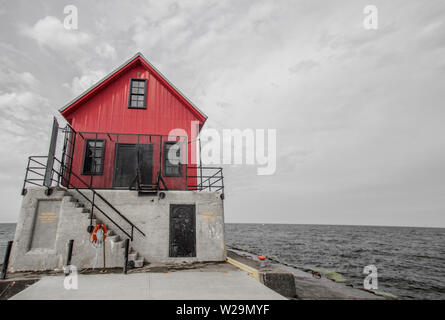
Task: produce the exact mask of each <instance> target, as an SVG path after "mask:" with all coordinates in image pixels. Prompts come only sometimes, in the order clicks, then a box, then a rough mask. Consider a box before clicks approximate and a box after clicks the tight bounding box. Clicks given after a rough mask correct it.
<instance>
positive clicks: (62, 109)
mask: <svg viewBox="0 0 445 320" xmlns="http://www.w3.org/2000/svg"><path fill="white" fill-rule="evenodd" d="M137 57H140V58H141V59H142V60H143V61H144V62H145V63H147V64H148V65H149V66H150V67H151V68H152V69H153V70H154V71H155V72H156V73H158V74H159V76H160V77H161V78H162V79H164V80H165V81H166V82H167V83H168V84H169V85H170V86H171V87H172V88H173V89H174V90H175V91H176V92H177V93H178V94H179V95H180V96H181V97H182V98H183V99H184V100H185V101H186V102H187V103H189V104H190V105H191V106H192V107H193V108H194V109H195V110H196V111H197V112H198V113H199V114H200V115H201V116H202V117H203V118H204V122H205V121H206V120H207V118H208V117H207V115H206V114H205V113H204V112H202V111H201V110H200V109H199V108H198V107H197V106H196V105H195V104H194V103H193V102H191V101H190V100H189V99H188V98H187V97H186V96H185V95H184V94H183V93H182V92H181V91H180V90H179V89H178V88H177V87H176V86H175V85H174V84H173V83H171V82H170V80H168V79H167V78H166V77H165V76H164V75H163V74H162V73H161V72H160V71H159V70H158V69H156V67H155V66H154V65H152V64H151V63H150V61H148V60H147V58H145V56H144V55H143V54H142V53H141V52H138V53H136V54H135V55H134V56H133V57H131V58H130V59H128V60H127V61H125V62H124V63H123V64H121V65H120V66H119V67H117V68H116V69H114V70H113V71H112V72H110V73H109V74H108V75H106V76H105V77H103V78H102V79H101V80H99V81H98V82H96V83H95V84H94V85H93V86H91V87H90V88H89V89H87V90H86V91H84V92H83V93H81V94H80V95H78V96H77V97H76V98H74V99H73V100H71V101H70V102H69V103H67V104H66V105H65V106H63V107H62V108H60V109H59V112H60V113H61V114H62V115H63V113H64V112H65V111H67V110H68V109H69V107H70V106H72V105H73V104H74V103H76V102H77V101H78V100H80V99H82V98H83V97H85V96H86V95H88V93H90V92H91V91H93V90H94V89H96V88H97V87H99V86H100V85H101V84H102V83H103V82H105V81H106V80H108V79H109V78H111V77H112V76H113V75H115V74H116V73H117V72H119V71H120V70H122V69H123V68H125V67H126V66H127V65H128V64H130V63H131V62H133V61H134V60H135V59H136V58H137Z"/></svg>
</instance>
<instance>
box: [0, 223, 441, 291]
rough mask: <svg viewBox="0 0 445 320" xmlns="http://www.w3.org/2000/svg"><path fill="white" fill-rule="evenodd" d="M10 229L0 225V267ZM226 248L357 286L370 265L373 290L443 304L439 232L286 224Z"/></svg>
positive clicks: (237, 232)
mask: <svg viewBox="0 0 445 320" xmlns="http://www.w3.org/2000/svg"><path fill="white" fill-rule="evenodd" d="M14 231H15V224H0V259H1V260H0V263H1V262H3V256H4V252H5V249H6V244H7V242H8V240H13V237H14ZM226 242H227V244H228V245H230V246H234V247H238V248H240V249H243V250H246V251H249V252H253V253H255V254H258V255H265V256H269V257H271V258H275V259H277V260H279V261H281V262H284V263H287V264H291V265H294V266H295V267H297V268H301V269H307V268H321V269H326V270H330V271H336V272H338V273H340V274H341V275H343V277H344V278H346V283H347V284H351V285H353V286H354V287H360V288H362V287H363V279H364V278H365V276H366V275H365V274H363V268H364V267H365V266H367V265H375V266H376V267H377V273H378V286H379V288H378V289H379V291H384V292H389V293H392V294H395V295H397V296H398V297H400V298H403V299H445V229H439V228H405V227H373V226H329V225H292V224H230V223H229V224H226Z"/></svg>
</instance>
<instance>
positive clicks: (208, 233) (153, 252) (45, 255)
mask: <svg viewBox="0 0 445 320" xmlns="http://www.w3.org/2000/svg"><path fill="white" fill-rule="evenodd" d="M44 191H45V189H44V188H28V189H27V193H26V195H25V196H24V198H23V201H22V208H21V212H20V216H19V219H18V222H17V228H16V232H15V237H14V245H13V247H12V251H11V257H10V263H9V268H8V271H9V272H16V271H43V270H61V269H62V267H63V265H64V264H65V263H66V256H67V243H68V242H69V240H70V239H73V240H74V248H73V255H72V262H71V264H72V265H74V266H76V267H77V269H83V268H93V267H96V268H102V267H103V262H104V259H103V250H102V249H99V250H98V249H96V248H94V247H93V246H92V243H91V234H89V233H88V232H87V227H88V226H89V224H90V219H89V216H90V212H91V205H90V204H89V203H88V202H87V201H86V200H85V199H84V198H82V196H81V195H79V194H78V193H77V192H76V191H75V190H64V189H53V192H52V193H51V194H50V195H46V194H45V192H44ZM82 192H83V193H84V194H85V195H86V196H88V197H89V198H90V199H91V198H92V193H91V192H90V191H88V190H82ZM98 192H99V193H100V194H101V195H102V196H103V197H104V198H105V199H106V200H107V201H108V202H110V203H111V204H112V205H113V206H114V207H116V208H117V209H118V210H119V211H120V212H121V213H122V214H123V215H124V216H125V217H126V218H127V219H129V220H130V221H131V222H132V223H134V224H135V225H136V226H137V227H138V228H140V229H141V230H142V232H144V233H145V235H146V236H145V237H144V236H143V235H142V234H141V233H139V232H138V231H136V230H135V231H134V239H133V241H132V242H131V244H130V245H131V248H130V254H129V260H132V261H134V263H135V265H136V266H142V265H143V264H144V262H160V263H183V262H197V261H225V259H226V253H225V243H224V213H223V203H222V200H221V198H220V196H219V193H216V192H195V191H166V192H165V195H166V196H165V198H163V199H160V198H158V197H156V196H142V197H140V196H138V193H137V192H136V191H129V190H99V191H98ZM96 204H97V205H98V206H99V207H100V208H101V209H102V210H103V211H104V212H105V213H106V214H107V215H108V216H109V217H110V218H111V219H113V220H114V221H115V222H116V223H117V224H118V225H119V226H121V227H122V228H123V229H124V230H125V231H126V232H128V233H129V234H130V233H131V226H130V225H129V224H128V222H126V221H124V220H123V219H122V218H121V217H120V216H119V215H118V214H117V213H116V212H114V211H113V210H112V209H111V208H110V207H109V206H107V205H106V204H104V203H103V202H102V201H101V200H100V199H98V197H96ZM171 204H194V205H195V208H196V219H195V221H196V256H195V257H169V231H170V205H171ZM94 217H95V219H93V225H96V224H98V223H104V224H105V225H106V227H107V228H108V230H111V232H109V236H108V237H107V239H106V241H105V261H106V267H107V268H112V267H123V265H124V239H126V238H128V237H127V236H126V235H125V233H124V232H122V231H121V230H120V229H119V228H118V227H117V226H116V225H115V224H114V223H112V222H111V220H109V219H108V218H107V217H105V216H104V215H103V214H101V213H100V212H98V210H97V209H96V210H95V211H94Z"/></svg>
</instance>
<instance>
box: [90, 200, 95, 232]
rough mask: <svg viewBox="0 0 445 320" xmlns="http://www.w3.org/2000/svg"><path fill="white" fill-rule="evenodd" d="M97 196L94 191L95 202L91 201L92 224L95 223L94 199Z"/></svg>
mask: <svg viewBox="0 0 445 320" xmlns="http://www.w3.org/2000/svg"><path fill="white" fill-rule="evenodd" d="M95 198H96V193H95V192H93V202H91V214H90V226H92V225H93V219H94V200H95Z"/></svg>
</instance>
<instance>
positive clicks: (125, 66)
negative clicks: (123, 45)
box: [59, 52, 207, 122]
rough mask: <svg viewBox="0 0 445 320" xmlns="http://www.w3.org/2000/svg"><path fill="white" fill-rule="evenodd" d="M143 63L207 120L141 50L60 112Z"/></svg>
mask: <svg viewBox="0 0 445 320" xmlns="http://www.w3.org/2000/svg"><path fill="white" fill-rule="evenodd" d="M138 62H139V63H141V64H142V65H144V66H145V67H146V68H148V69H149V71H150V73H151V74H153V75H154V76H155V77H157V78H158V80H160V82H162V83H163V84H164V85H165V86H166V87H167V88H168V89H170V90H171V91H172V92H173V94H174V95H176V97H177V98H178V99H179V100H181V101H182V102H183V103H184V104H185V105H186V106H187V107H189V109H190V111H192V112H193V113H194V114H195V115H196V116H197V117H198V118H199V119H200V120H201V121H202V122H205V120H206V119H207V116H206V115H205V113H204V112H202V111H201V110H199V108H198V107H196V106H195V105H194V104H193V103H192V102H191V101H190V100H189V99H188V98H187V97H186V96H185V95H184V94H183V93H182V92H181V91H179V89H178V88H176V87H175V86H174V85H173V84H172V83H171V82H170V81H169V80H168V79H167V78H166V77H165V76H164V75H163V74H162V73H161V72H160V71H159V70H158V69H156V68H155V67H154V66H153V65H152V64H151V63H150V61H148V60H147V59H146V58H145V57H144V55H143V54H142V53H140V52H138V53H136V54H135V55H134V56H133V57H131V58H130V59H129V60H127V61H126V62H124V63H123V64H122V65H121V66H119V67H118V68H117V69H115V70H114V71H112V72H111V73H109V74H108V75H106V76H105V77H104V78H102V79H101V80H99V81H98V82H97V83H96V84H94V85H93V86H92V87H91V88H89V89H88V90H86V91H84V92H83V93H82V94H80V95H79V96H77V97H76V98H74V99H73V100H72V101H70V102H69V103H68V104H66V105H65V106H64V107H63V108H61V109H59V112H60V113H61V114H62V116H64V115H65V114H67V113H68V112H72V111H73V110H75V109H76V108H77V107H78V106H80V105H81V104H82V102H84V101H85V100H87V99H88V98H90V97H91V96H92V95H93V94H94V93H96V92H97V91H99V90H100V89H102V88H104V87H105V86H107V85H108V84H109V83H110V82H111V81H113V80H114V79H116V78H117V77H119V76H120V75H121V74H122V73H124V72H125V71H126V70H128V69H129V68H130V67H132V66H133V65H135V64H136V63H138Z"/></svg>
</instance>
